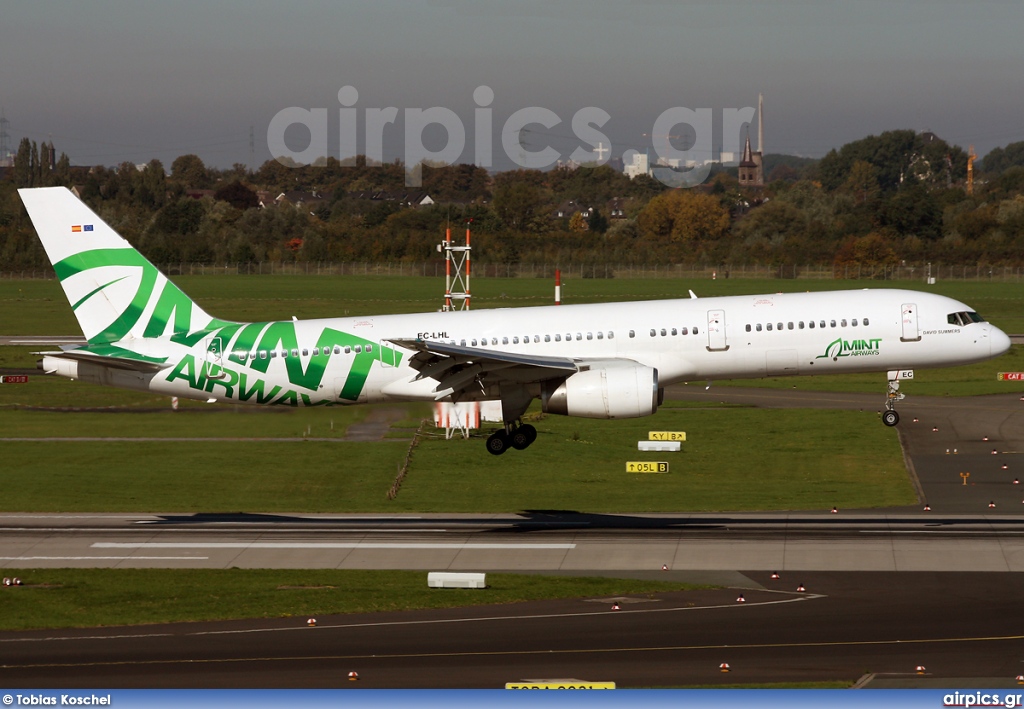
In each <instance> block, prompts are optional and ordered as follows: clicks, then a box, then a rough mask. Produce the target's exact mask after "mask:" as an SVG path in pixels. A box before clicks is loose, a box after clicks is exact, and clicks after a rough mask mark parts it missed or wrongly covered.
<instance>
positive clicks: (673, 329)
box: [672, 325, 750, 337]
mask: <svg viewBox="0 0 1024 709" xmlns="http://www.w3.org/2000/svg"><path fill="white" fill-rule="evenodd" d="M747 329H748V330H749V329H750V325H747ZM675 336H676V329H675V328H672V337H675Z"/></svg>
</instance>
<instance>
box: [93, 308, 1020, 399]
mask: <svg viewBox="0 0 1024 709" xmlns="http://www.w3.org/2000/svg"><path fill="white" fill-rule="evenodd" d="M970 313H971V309H970V308H969V307H968V306H966V305H964V304H963V303H960V302H958V301H955V300H953V299H950V298H947V297H945V296H939V295H934V294H930V293H925V292H920V291H908V290H886V289H874V290H858V291H833V292H819V293H788V294H782V293H779V294H771V295H750V296H730V297H717V298H687V299H680V300H661V301H641V302H630V303H600V304H593V305H563V306H544V307H531V308H509V309H494V310H477V311H460V312H434V313H422V314H413V315H381V316H372V317H360V318H332V319H317V320H299V321H293V322H289V321H284V322H277V323H264V324H249V325H243V326H234V327H233V328H226V329H224V330H223V331H221V333H214V335H215V336H218V337H219V338H220V342H219V343H218V346H217V347H216V348H214V349H215V350H217V349H219V350H221V351H222V352H223V355H221V356H219V357H218V356H216V355H214V354H211V353H210V352H209V340H203V341H202V342H199V343H197V344H195V345H193V346H192V347H191V348H189V347H185V346H183V345H175V344H173V343H170V342H168V341H167V340H165V339H163V338H161V339H159V340H153V341H152V342H149V343H138V344H139V348H138V349H139V351H140V352H143V353H144V354H161V353H162V354H164V355H169V357H168V360H167V363H168V367H167V369H165V370H163V371H161V372H159V373H158V374H156V375H155V376H153V375H147V376H145V377H142V376H141V375H132V376H134V378H135V379H136V380H137V382H138V384H136V385H135V386H134V387H133V388H148V389H150V390H153V391H159V392H161V393H165V394H169V395H172V396H185V397H193V398H202V399H211V400H214V399H215V400H218V401H235V402H244V403H279V404H289V405H299V406H301V405H313V404H328V403H369V402H380V401H395V400H412V399H422V400H434V399H435V398H437V393H435V391H434V388H435V387H436V384H437V382H436V381H434V380H432V379H420V380H419V381H416V376H417V374H418V373H417V371H416V370H414V369H412V368H411V367H409V366H408V364H407V363H408V361H409V358H410V355H411V354H413V353H411V352H410V351H408V350H404V349H402V348H398V347H396V346H395V345H394V344H392V343H391V342H390V341H391V340H392V339H399V340H400V339H404V340H411V339H420V340H426V341H440V342H446V343H451V344H455V345H460V346H465V347H471V348H475V349H479V350H483V351H494V352H506V353H521V354H529V355H537V356H551V357H566V358H571V359H574V360H577V361H580V360H582V361H586V360H613V359H614V360H628V361H633V362H637V363H639V364H642V365H644V366H647V367H652V368H655V369H657V371H658V381H659V382H660V384H661V385H666V384H672V383H674V382H679V381H687V380H705V379H741V378H757V377H766V376H769V377H770V376H785V375H810V374H834V373H842V372H865V371H887V370H895V369H913V368H924V367H944V366H953V365H959V364H967V363H970V362H977V361H981V360H984V359H987V358H989V357H992V356H993V355H997V354H1000V353H1001V352H1004V351H1005V350H1006V349H1008V348H1009V338H1008V337H1007V336H1006V335H1005V334H1004V333H1003V332H1002V331H1000V330H999V329H998V328H996V327H994V326H992V325H990V324H989V323H987V322H983V321H976V320H975V321H972V320H969V319H968V318H967V317H966V316H967V314H970ZM958 314H964V315H963V316H960V315H958ZM975 318H976V315H975ZM271 326H275V327H277V328H279V329H280V328H285V329H293V331H294V342H293V343H292V344H291V345H289V344H287V343H284V342H282V341H281V340H280V339H279V338H278V337H277V334H275V336H274V337H273V338H271V339H270V340H267V338H265V337H263V333H264V332H266V331H268V328H270V327H271ZM246 328H248V331H247V330H246ZM261 328H262V329H261ZM246 332H248V336H247V337H246V336H245V335H244V333H246ZM325 333H338V336H337V337H334V338H333V339H332V338H331V337H328V336H326V335H325ZM323 343H327V345H326V346H324V347H321V345H322V344H323ZM340 343H345V344H340ZM314 348H316V349H314ZM357 348H358V350H357ZM282 354H284V355H286V356H282ZM186 358H191V359H192V361H191V362H186ZM396 365H397V366H396ZM222 370H223V371H222ZM150 377H151V378H150ZM144 380H145V385H144V386H139V385H140V384H142V383H143V381H144ZM108 383H115V382H108ZM257 383H258V386H259V389H258V390H254V388H255V387H257ZM115 385H116V383H115ZM120 385H121V386H124V385H125V384H124V383H123V382H122V383H121V384H120Z"/></svg>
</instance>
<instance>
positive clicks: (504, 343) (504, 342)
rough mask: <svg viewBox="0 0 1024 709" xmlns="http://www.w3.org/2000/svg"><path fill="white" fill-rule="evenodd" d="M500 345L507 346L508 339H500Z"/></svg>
mask: <svg viewBox="0 0 1024 709" xmlns="http://www.w3.org/2000/svg"><path fill="white" fill-rule="evenodd" d="M501 344H503V345H507V344H508V338H507V337H503V338H501Z"/></svg>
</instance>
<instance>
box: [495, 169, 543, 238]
mask: <svg viewBox="0 0 1024 709" xmlns="http://www.w3.org/2000/svg"><path fill="white" fill-rule="evenodd" d="M543 203H544V202H543V198H542V196H541V192H540V190H539V189H538V188H537V187H536V186H534V185H532V184H530V183H529V182H525V181H524V182H513V183H511V184H509V183H505V184H502V185H500V186H498V187H496V188H495V190H494V211H495V212H496V213H497V214H498V217H499V218H500V219H501V221H503V222H504V223H505V225H506V226H508V228H510V229H512V230H513V231H527V230H530V229H532V228H533V227H534V220H535V217H536V216H537V214H538V212H539V211H540V208H541V206H542V205H543Z"/></svg>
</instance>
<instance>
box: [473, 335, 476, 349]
mask: <svg viewBox="0 0 1024 709" xmlns="http://www.w3.org/2000/svg"><path fill="white" fill-rule="evenodd" d="M472 343H473V344H472V346H473V347H476V338H475V337H474V338H473V340H472Z"/></svg>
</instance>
